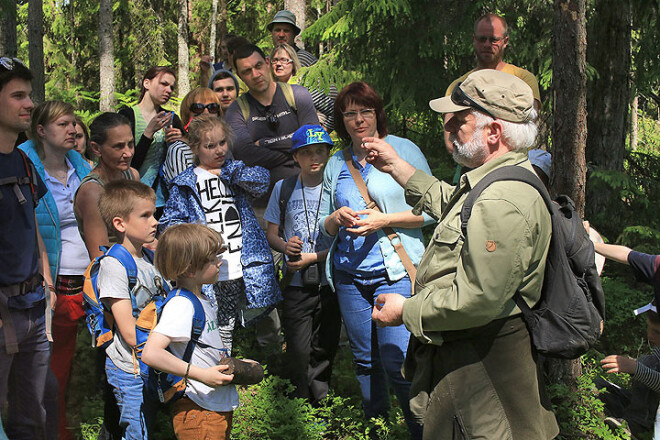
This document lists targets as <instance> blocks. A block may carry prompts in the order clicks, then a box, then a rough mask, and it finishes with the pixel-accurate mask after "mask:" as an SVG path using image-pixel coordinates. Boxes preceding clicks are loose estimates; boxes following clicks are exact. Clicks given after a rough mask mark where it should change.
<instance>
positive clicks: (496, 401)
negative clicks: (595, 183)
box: [364, 69, 559, 440]
mask: <svg viewBox="0 0 660 440" xmlns="http://www.w3.org/2000/svg"><path fill="white" fill-rule="evenodd" d="M429 104H430V106H431V108H432V109H433V110H435V111H437V112H439V113H443V114H446V113H449V112H453V113H454V117H453V118H451V119H450V120H449V121H447V122H446V123H445V130H446V131H448V132H449V134H450V135H449V139H450V141H451V143H452V146H453V148H452V155H453V157H454V159H455V160H456V161H457V162H458V163H460V164H462V165H465V166H467V167H470V168H472V170H471V171H468V172H467V173H465V174H464V175H463V176H461V179H460V182H459V183H458V185H457V186H452V185H449V184H447V183H445V182H442V181H439V180H437V179H435V178H434V177H432V176H429V175H428V174H425V173H423V172H422V171H420V170H415V168H413V167H412V166H411V165H409V164H408V163H407V162H405V161H403V160H402V159H401V158H400V157H399V156H398V155H397V154H396V152H395V151H394V149H393V148H392V147H391V146H390V145H389V144H387V143H386V142H384V141H382V140H380V139H377V138H365V139H364V142H365V144H366V146H365V148H367V149H368V150H370V153H369V156H368V160H369V162H370V163H372V164H373V165H374V166H375V167H376V168H377V169H379V170H381V171H383V172H386V173H389V174H391V176H392V177H393V178H394V179H395V180H396V181H397V182H398V183H399V184H400V185H402V186H404V187H405V192H406V201H407V203H408V204H410V205H411V206H413V213H416V214H420V213H422V212H426V213H427V214H429V215H431V216H432V217H434V218H436V219H438V224H437V226H436V229H435V232H434V234H433V238H432V240H431V242H430V243H429V245H428V246H427V248H426V251H425V253H424V255H423V256H422V259H421V262H420V264H419V268H418V272H417V280H416V282H415V295H414V296H412V297H411V298H408V299H406V298H404V297H403V296H401V295H398V294H384V295H380V296H379V297H378V298H377V299H376V307H375V308H374V311H373V315H372V316H373V319H374V320H375V321H376V322H377V323H378V324H380V325H399V324H401V323H404V324H405V325H406V327H407V328H408V330H410V332H411V333H412V336H413V337H412V338H411V341H410V346H409V347H408V354H407V357H406V363H405V364H404V377H405V378H406V379H408V380H411V381H412V388H411V404H410V409H411V411H412V412H413V413H414V414H415V415H416V416H417V417H418V418H419V421H420V422H423V424H424V439H436V438H443V439H444V438H454V439H456V438H458V439H463V438H493V439H495V438H496V439H514V440H517V439H520V440H523V439H525V440H526V439H539V440H540V439H550V438H554V437H555V436H556V435H557V434H558V431H559V430H558V427H557V423H556V421H555V418H554V415H553V413H552V406H551V404H550V402H549V400H548V399H547V397H546V395H545V389H544V385H543V383H542V377H541V376H540V375H538V374H537V363H536V353H535V352H534V349H533V347H532V345H531V342H530V336H529V332H528V330H527V328H526V327H525V322H524V320H523V318H522V316H521V312H520V309H519V308H518V307H517V306H516V305H515V303H514V300H513V295H514V293H516V292H518V293H520V295H521V296H522V298H523V299H524V300H525V301H526V302H527V304H528V305H529V306H530V307H533V306H534V305H535V304H536V302H537V301H538V300H539V298H540V296H541V287H542V284H543V278H544V271H545V264H546V257H547V252H548V245H549V243H550V236H551V232H552V225H551V221H550V214H549V212H548V209H547V207H546V205H545V203H544V201H543V199H542V197H541V195H540V194H539V193H538V192H537V190H536V189H534V188H533V187H531V186H530V185H528V184H526V183H523V182H518V181H498V182H495V183H493V184H492V185H490V186H488V187H487V188H486V189H485V190H484V191H483V193H482V194H481V196H480V197H479V198H478V199H477V200H476V202H475V203H474V206H473V209H472V215H471V217H470V221H469V222H468V223H467V234H465V235H464V234H463V233H462V231H461V218H460V213H461V209H462V207H463V203H464V202H465V199H466V197H467V195H468V194H469V193H470V190H471V188H474V186H475V185H476V184H477V183H478V182H479V181H480V180H481V179H482V178H484V177H485V176H486V175H487V174H488V173H490V172H491V171H493V170H495V169H498V168H501V167H504V166H507V165H514V166H519V167H522V168H525V169H527V170H529V171H533V168H532V165H531V164H530V162H529V160H528V159H527V149H528V148H529V147H531V146H532V144H533V143H534V139H535V137H536V132H537V127H536V124H535V122H534V120H535V118H536V110H535V109H534V97H533V94H532V90H531V89H530V88H529V86H528V85H527V84H526V83H525V82H524V81H522V80H520V79H518V78H516V77H515V76H513V75H508V74H506V73H503V72H498V71H496V70H490V69H485V70H478V71H476V72H474V73H472V74H470V75H469V76H468V77H467V78H466V79H465V81H464V82H462V83H461V84H460V85H459V86H458V87H457V88H456V89H455V91H454V93H452V95H451V97H444V98H439V99H435V100H433V101H431V102H430V103H429Z"/></svg>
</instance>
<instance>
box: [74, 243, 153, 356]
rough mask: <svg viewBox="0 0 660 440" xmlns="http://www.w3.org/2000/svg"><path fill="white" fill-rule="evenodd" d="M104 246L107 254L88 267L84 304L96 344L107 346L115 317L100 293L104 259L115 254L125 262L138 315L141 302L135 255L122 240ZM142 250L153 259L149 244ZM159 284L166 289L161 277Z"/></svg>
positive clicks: (130, 291)
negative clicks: (110, 245) (136, 298)
mask: <svg viewBox="0 0 660 440" xmlns="http://www.w3.org/2000/svg"><path fill="white" fill-rule="evenodd" d="M101 250H103V251H104V254H103V255H101V256H100V257H96V258H95V259H94V261H92V262H91V263H90V264H89V266H87V270H85V275H84V277H85V281H84V283H83V308H84V309H85V320H86V321H87V328H88V330H89V332H90V334H91V335H92V347H97V348H103V349H105V348H106V347H108V346H109V345H110V343H111V342H112V340H113V338H114V333H113V328H114V323H115V321H114V318H113V317H112V313H110V310H107V309H106V308H105V307H104V306H103V303H102V302H101V298H100V297H99V288H98V276H99V268H100V267H101V260H103V259H104V258H108V257H111V258H115V259H117V261H119V262H120V263H121V265H122V266H123V267H124V269H126V275H127V277H128V291H129V293H130V297H131V306H132V309H133V316H134V317H135V318H137V317H138V315H139V311H138V304H137V302H136V300H135V297H134V296H133V293H132V292H133V289H134V288H135V285H136V284H137V266H136V264H135V260H134V259H133V256H132V255H131V253H130V252H129V251H128V250H127V249H126V248H125V247H124V246H122V245H120V244H114V245H112V247H110V248H109V249H108V248H106V247H105V246H102V247H101ZM142 252H143V254H144V256H145V258H146V259H147V260H148V261H149V262H151V263H153V261H154V253H153V251H152V250H150V249H147V248H142ZM156 284H157V287H159V289H163V285H162V283H160V286H158V280H156Z"/></svg>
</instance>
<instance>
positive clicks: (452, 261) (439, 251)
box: [416, 224, 464, 291]
mask: <svg viewBox="0 0 660 440" xmlns="http://www.w3.org/2000/svg"><path fill="white" fill-rule="evenodd" d="M463 242H464V237H463V234H461V231H460V230H459V229H457V228H454V227H453V226H450V225H446V224H440V225H438V227H437V228H436V229H435V232H434V233H433V238H432V239H431V241H430V243H429V244H428V246H427V247H426V250H425V251H424V255H422V259H421V261H420V263H419V267H418V272H417V280H416V286H417V288H416V291H419V289H421V288H423V287H424V286H426V285H427V284H428V283H430V282H433V281H434V280H436V279H438V278H442V277H444V276H445V275H447V274H450V273H454V272H456V267H457V262H458V259H459V257H460V254H461V250H462V249H463ZM452 281H453V277H447V283H446V284H447V286H448V285H449V284H451V282H452ZM444 284H445V283H442V282H440V283H438V285H437V286H435V287H438V288H444V287H447V286H445V285H444Z"/></svg>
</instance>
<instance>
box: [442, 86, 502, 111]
mask: <svg viewBox="0 0 660 440" xmlns="http://www.w3.org/2000/svg"><path fill="white" fill-rule="evenodd" d="M451 101H452V102H453V103H454V104H456V105H463V106H465V107H472V108H473V109H475V110H478V111H480V112H481V113H485V114H487V115H488V116H490V117H491V118H493V119H497V117H495V116H493V114H492V113H491V112H489V111H488V110H486V109H485V108H483V107H482V106H481V105H479V104H477V103H476V102H475V101H474V100H473V99H472V98H470V97H469V96H468V95H467V94H466V93H465V92H464V91H463V89H461V83H458V84H457V85H456V87H454V90H452V92H451Z"/></svg>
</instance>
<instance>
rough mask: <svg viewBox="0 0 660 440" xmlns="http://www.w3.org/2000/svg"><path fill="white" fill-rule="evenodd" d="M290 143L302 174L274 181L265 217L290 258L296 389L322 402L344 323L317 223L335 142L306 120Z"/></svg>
mask: <svg viewBox="0 0 660 440" xmlns="http://www.w3.org/2000/svg"><path fill="white" fill-rule="evenodd" d="M291 144H292V145H291V152H292V153H293V158H294V160H295V161H296V163H298V165H299V166H300V174H299V175H298V176H293V177H290V178H287V179H283V180H280V181H279V182H277V183H276V184H275V187H274V189H273V192H272V194H271V197H270V200H269V202H268V208H267V209H266V212H265V214H264V218H265V219H266V220H267V221H268V230H267V234H266V236H267V238H268V243H269V244H270V247H271V248H273V249H274V250H276V251H278V252H281V253H282V254H284V256H285V259H286V274H285V275H284V278H283V280H284V281H285V282H288V285H287V286H286V288H285V289H284V292H283V296H284V301H283V303H282V312H283V318H282V327H283V328H284V336H285V339H286V344H287V345H286V356H287V360H288V362H287V366H288V370H289V371H288V372H289V378H290V379H291V383H292V384H293V385H294V386H295V387H296V389H295V391H294V393H293V395H294V397H301V398H305V399H308V400H310V401H311V402H312V403H317V402H318V401H319V400H321V399H323V398H324V397H325V396H326V395H327V394H328V387H329V381H330V376H331V375H332V362H333V360H334V357H335V353H336V352H337V345H338V343H339V332H340V327H341V317H340V313H339V305H338V303H337V298H336V296H335V295H334V294H333V293H332V291H331V289H330V287H329V286H328V282H327V280H326V277H325V273H324V268H323V266H324V265H323V264H320V263H322V262H323V261H325V258H326V256H327V254H328V248H329V247H330V244H331V243H330V240H329V239H328V238H327V237H325V236H323V235H322V234H319V229H318V215H319V205H320V201H321V200H320V199H321V189H322V186H323V185H322V184H323V170H324V169H325V164H326V163H327V161H328V157H329V154H330V149H331V148H332V146H333V142H332V140H331V139H330V136H329V135H328V133H327V132H326V131H325V130H324V129H323V127H321V126H320V125H303V126H302V127H300V128H299V129H298V130H296V132H295V133H294V134H293V137H292V139H291Z"/></svg>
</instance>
